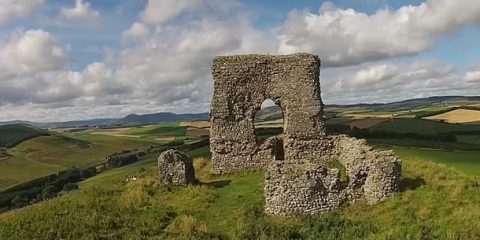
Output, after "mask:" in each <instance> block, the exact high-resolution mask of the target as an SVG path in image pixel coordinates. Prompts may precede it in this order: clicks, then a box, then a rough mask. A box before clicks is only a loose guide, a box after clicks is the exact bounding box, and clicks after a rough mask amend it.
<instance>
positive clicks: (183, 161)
mask: <svg viewBox="0 0 480 240" xmlns="http://www.w3.org/2000/svg"><path fill="white" fill-rule="evenodd" d="M158 168H159V175H160V183H161V184H163V185H187V184H191V183H194V182H195V169H194V168H193V161H192V159H191V158H190V157H188V156H187V155H186V154H185V153H183V152H180V151H178V150H173V149H170V150H167V151H164V152H162V153H161V154H160V157H158Z"/></svg>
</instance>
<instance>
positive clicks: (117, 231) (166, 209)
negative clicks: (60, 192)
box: [0, 148, 480, 240]
mask: <svg viewBox="0 0 480 240" xmlns="http://www.w3.org/2000/svg"><path fill="white" fill-rule="evenodd" d="M202 151H203V154H206V151H208V148H204V149H203V150H202ZM195 154H197V155H201V152H199V151H197V152H196V153H195ZM399 154H400V155H402V157H403V162H402V170H403V177H404V179H403V180H402V192H401V193H399V194H397V195H396V196H395V197H393V198H391V199H388V200H386V201H385V202H382V203H380V204H377V205H372V206H369V205H366V204H365V203H357V204H355V205H350V206H347V207H345V208H344V209H342V210H339V211H335V212H331V213H326V214H321V215H315V216H311V217H299V216H296V217H290V218H285V217H271V216H266V215H264V214H263V213H262V208H263V201H264V200H263V174H262V173H259V172H251V173H244V174H236V175H226V176H221V177H219V176H212V175H210V174H209V170H210V163H207V165H200V166H201V167H197V169H196V171H197V177H198V178H199V180H200V181H201V182H202V184H199V185H194V186H188V187H170V188H166V187H161V186H158V185H157V183H156V179H157V169H156V162H155V161H154V159H151V158H147V159H143V160H142V161H141V162H139V163H137V164H134V165H131V166H127V167H124V168H120V169H115V170H113V171H111V172H109V171H107V172H106V173H105V174H101V175H98V176H96V177H95V178H96V179H93V178H92V179H91V180H89V181H87V182H85V183H83V184H81V186H80V188H81V190H80V191H77V192H73V193H70V194H67V195H64V196H62V197H60V198H57V199H54V200H51V201H47V202H42V203H40V204H37V205H35V206H31V207H28V208H26V209H22V210H18V211H13V212H9V213H6V214H3V215H0V239H11V240H15V239H214V238H215V239H478V237H479V236H480V222H479V221H478V219H480V212H479V211H478V204H479V202H480V194H479V186H480V185H479V179H478V177H469V176H466V175H463V174H462V173H459V172H458V171H456V170H453V169H449V168H447V167H445V166H444V165H440V164H438V163H434V162H431V161H425V160H423V159H421V158H423V156H417V155H418V154H419V152H404V153H399ZM420 155H421V154H420ZM142 169H145V170H143V171H141V170H142ZM128 175H137V176H138V177H139V180H137V181H134V182H132V181H129V182H126V181H125V179H126V176H128Z"/></svg>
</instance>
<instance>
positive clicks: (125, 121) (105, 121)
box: [0, 112, 208, 128]
mask: <svg viewBox="0 0 480 240" xmlns="http://www.w3.org/2000/svg"><path fill="white" fill-rule="evenodd" d="M197 120H208V113H198V114H175V113H169V112H161V113H153V114H142V115H139V114H130V115H128V116H126V117H124V118H97V119H88V120H78V121H67V122H28V121H21V120H15V121H8V122H0V126H1V125H10V124H29V125H33V126H36V127H39V128H78V127H94V126H102V127H108V126H132V125H146V124H155V123H160V122H173V121H197Z"/></svg>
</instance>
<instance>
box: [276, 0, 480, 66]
mask: <svg viewBox="0 0 480 240" xmlns="http://www.w3.org/2000/svg"><path fill="white" fill-rule="evenodd" d="M478 24H480V1H477V0H458V1H451V0H426V2H424V3H422V4H420V5H418V6H404V7H401V8H400V9H398V10H393V11H392V10H389V9H381V10H378V11H377V12H376V13H375V14H372V15H368V14H366V13H363V12H358V11H355V10H353V9H339V8H337V7H335V6H334V5H333V4H332V3H329V2H327V3H324V4H323V5H322V7H321V9H320V11H319V13H317V14H315V13H311V12H309V11H307V10H304V11H298V10H295V11H292V12H291V13H290V14H289V17H288V19H287V21H286V22H285V23H284V24H283V25H282V26H281V27H280V28H279V29H278V30H277V32H276V34H277V37H278V40H279V41H280V46H279V49H278V51H279V52H280V53H292V52H299V51H306V52H312V53H316V54H319V55H320V58H321V59H322V60H323V63H324V66H327V67H328V66H348V65H356V64H361V63H364V62H369V61H376V60H382V59H389V58H393V57H399V56H408V55H414V54H418V53H420V52H423V51H426V50H428V49H430V48H432V47H433V44H434V41H435V39H436V38H437V37H439V36H442V35H446V34H449V33H452V32H454V31H456V30H458V29H460V28H462V27H465V26H469V25H478Z"/></svg>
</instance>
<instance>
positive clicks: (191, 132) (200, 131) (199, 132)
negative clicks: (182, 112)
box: [187, 127, 210, 137]
mask: <svg viewBox="0 0 480 240" xmlns="http://www.w3.org/2000/svg"><path fill="white" fill-rule="evenodd" d="M204 135H210V131H209V130H208V129H205V128H197V127H188V128H187V136H192V137H200V136H204Z"/></svg>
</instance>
